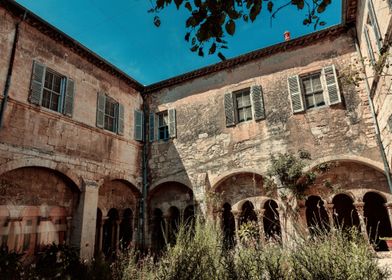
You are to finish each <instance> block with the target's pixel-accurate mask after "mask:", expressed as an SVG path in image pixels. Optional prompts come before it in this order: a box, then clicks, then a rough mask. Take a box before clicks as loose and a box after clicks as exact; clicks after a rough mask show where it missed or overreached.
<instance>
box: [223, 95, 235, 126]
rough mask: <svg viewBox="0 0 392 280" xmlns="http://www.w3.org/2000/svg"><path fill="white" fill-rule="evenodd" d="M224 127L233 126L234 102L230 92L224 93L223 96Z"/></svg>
mask: <svg viewBox="0 0 392 280" xmlns="http://www.w3.org/2000/svg"><path fill="white" fill-rule="evenodd" d="M224 105H225V115H226V127H229V126H233V125H235V115H234V100H233V94H232V93H231V92H226V93H225V96H224Z"/></svg>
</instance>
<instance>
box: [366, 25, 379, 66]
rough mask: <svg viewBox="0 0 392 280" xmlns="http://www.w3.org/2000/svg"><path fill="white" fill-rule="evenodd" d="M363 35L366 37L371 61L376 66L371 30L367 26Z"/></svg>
mask: <svg viewBox="0 0 392 280" xmlns="http://www.w3.org/2000/svg"><path fill="white" fill-rule="evenodd" d="M363 33H364V35H365V41H366V46H367V50H368V55H369V60H370V63H371V64H372V65H374V63H375V61H376V60H375V58H374V53H373V47H372V42H371V41H370V37H369V30H368V29H367V27H366V26H365V28H364V29H363Z"/></svg>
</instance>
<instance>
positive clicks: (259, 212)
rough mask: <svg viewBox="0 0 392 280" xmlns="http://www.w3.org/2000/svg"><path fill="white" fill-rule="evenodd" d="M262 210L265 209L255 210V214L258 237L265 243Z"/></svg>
mask: <svg viewBox="0 0 392 280" xmlns="http://www.w3.org/2000/svg"><path fill="white" fill-rule="evenodd" d="M264 212H265V209H260V210H256V214H257V225H258V226H259V237H260V241H261V243H262V244H264V243H265V233H264V223H263V221H264Z"/></svg>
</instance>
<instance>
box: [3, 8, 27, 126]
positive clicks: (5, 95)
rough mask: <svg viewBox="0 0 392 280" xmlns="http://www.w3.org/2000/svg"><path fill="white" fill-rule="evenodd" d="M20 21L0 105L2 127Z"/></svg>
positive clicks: (16, 29) (16, 25)
mask: <svg viewBox="0 0 392 280" xmlns="http://www.w3.org/2000/svg"><path fill="white" fill-rule="evenodd" d="M25 17H26V13H25V14H24V16H23V19H24V18H25ZM23 19H22V20H23ZM19 23H20V22H18V23H16V24H15V35H14V42H13V43H12V50H11V58H10V63H9V65H8V72H7V79H6V80H5V86H4V92H3V101H2V102H1V107H0V129H1V127H2V126H3V119H4V112H5V109H6V107H7V101H8V92H9V90H10V86H11V78H12V70H13V68H14V60H15V53H16V46H17V44H18V39H19Z"/></svg>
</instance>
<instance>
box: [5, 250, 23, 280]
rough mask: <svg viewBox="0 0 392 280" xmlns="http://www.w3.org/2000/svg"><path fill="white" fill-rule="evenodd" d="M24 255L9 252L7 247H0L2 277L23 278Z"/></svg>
mask: <svg viewBox="0 0 392 280" xmlns="http://www.w3.org/2000/svg"><path fill="white" fill-rule="evenodd" d="M22 256H23V254H19V253H16V252H9V251H8V249H6V248H1V249H0V279H4V280H13V279H21V278H23V275H24V268H23V265H22Z"/></svg>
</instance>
